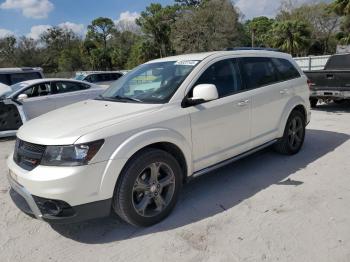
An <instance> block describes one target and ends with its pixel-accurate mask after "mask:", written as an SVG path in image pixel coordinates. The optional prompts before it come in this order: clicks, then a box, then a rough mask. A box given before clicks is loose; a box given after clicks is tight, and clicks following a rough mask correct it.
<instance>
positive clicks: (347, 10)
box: [332, 0, 350, 16]
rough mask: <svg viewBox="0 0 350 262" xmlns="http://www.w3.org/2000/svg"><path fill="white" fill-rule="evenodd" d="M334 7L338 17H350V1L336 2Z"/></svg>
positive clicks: (340, 0) (341, 0)
mask: <svg viewBox="0 0 350 262" xmlns="http://www.w3.org/2000/svg"><path fill="white" fill-rule="evenodd" d="M332 6H333V9H334V11H335V12H336V13H337V14H338V15H341V16H342V15H350V0H334V2H333V5H332Z"/></svg>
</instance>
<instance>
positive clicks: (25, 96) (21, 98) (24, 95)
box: [17, 94, 28, 100]
mask: <svg viewBox="0 0 350 262" xmlns="http://www.w3.org/2000/svg"><path fill="white" fill-rule="evenodd" d="M27 98H28V96H27V95H26V94H20V95H19V96H18V97H17V100H25V99H27Z"/></svg>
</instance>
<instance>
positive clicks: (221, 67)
mask: <svg viewBox="0 0 350 262" xmlns="http://www.w3.org/2000/svg"><path fill="white" fill-rule="evenodd" d="M199 84H213V85H215V86H216V88H217V90H218V93H219V97H225V96H228V95H231V94H234V93H237V92H239V91H240V90H242V83H241V78H240V73H239V69H238V65H237V61H236V59H227V60H222V61H219V62H216V63H215V64H213V65H211V66H210V67H209V68H208V69H206V70H205V71H204V73H203V74H202V75H201V76H200V78H199V79H198V80H197V82H196V84H195V86H196V85H199Z"/></svg>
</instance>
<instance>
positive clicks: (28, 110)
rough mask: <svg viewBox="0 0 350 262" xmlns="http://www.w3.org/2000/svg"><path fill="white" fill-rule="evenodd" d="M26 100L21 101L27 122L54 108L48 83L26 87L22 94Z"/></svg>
mask: <svg viewBox="0 0 350 262" xmlns="http://www.w3.org/2000/svg"><path fill="white" fill-rule="evenodd" d="M22 94H26V95H27V96H28V98H26V99H24V100H21V101H20V102H21V103H22V107H23V110H24V113H25V115H26V117H27V120H29V119H32V118H34V117H37V116H40V115H42V114H45V113H47V112H49V111H51V110H54V109H55V108H56V105H55V103H54V101H53V100H52V98H50V96H51V95H52V92H51V86H50V83H41V84H37V85H34V86H31V87H28V88H27V89H26V90H24V91H23V92H22Z"/></svg>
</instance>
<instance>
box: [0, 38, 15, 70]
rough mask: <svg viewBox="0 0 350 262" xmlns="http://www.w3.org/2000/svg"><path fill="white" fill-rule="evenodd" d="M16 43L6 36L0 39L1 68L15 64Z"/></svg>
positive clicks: (13, 39)
mask: <svg viewBox="0 0 350 262" xmlns="http://www.w3.org/2000/svg"><path fill="white" fill-rule="evenodd" d="M16 42H17V40H16V38H15V37H14V36H7V37H5V38H3V39H0V64H1V65H2V66H3V67H10V66H13V65H14V64H15V63H16V58H15V50H16V48H15V46H16Z"/></svg>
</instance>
